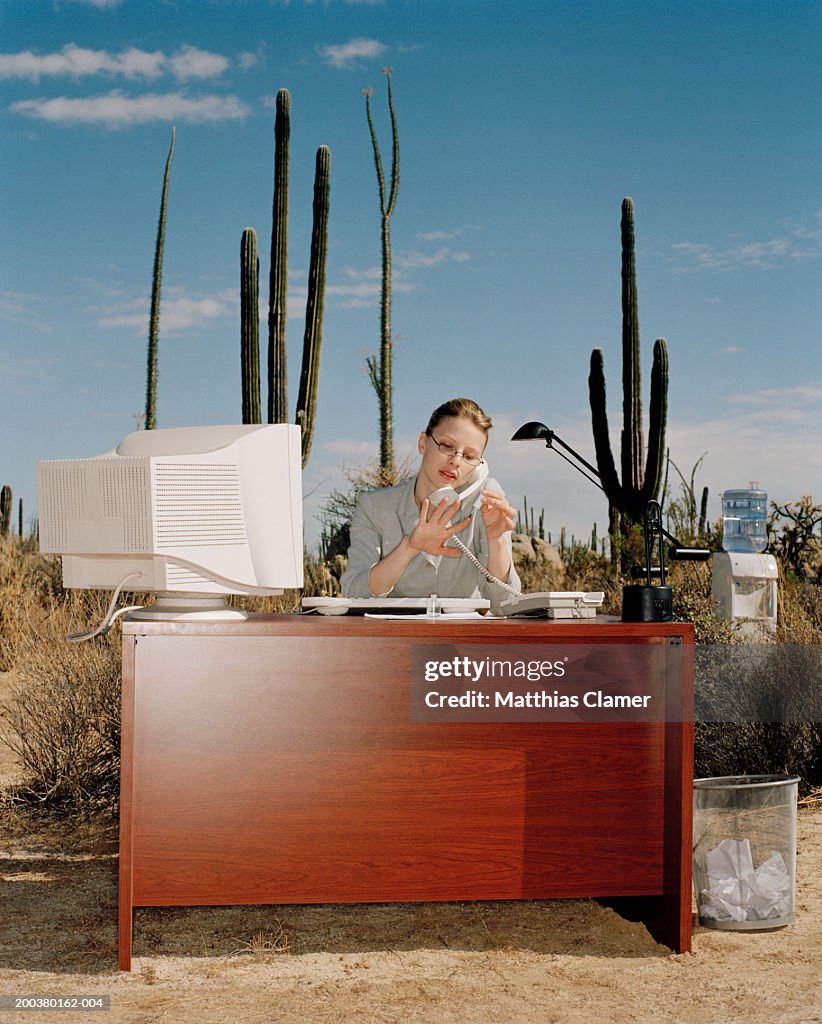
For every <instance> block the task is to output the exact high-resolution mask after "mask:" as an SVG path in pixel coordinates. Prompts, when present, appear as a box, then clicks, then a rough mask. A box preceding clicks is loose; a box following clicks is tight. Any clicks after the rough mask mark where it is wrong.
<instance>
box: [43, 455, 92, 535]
mask: <svg viewBox="0 0 822 1024" xmlns="http://www.w3.org/2000/svg"><path fill="white" fill-rule="evenodd" d="M43 473H44V475H45V476H46V479H47V480H48V486H46V487H44V488H43V489H42V491H41V494H40V495H39V497H40V501H41V503H42V508H41V510H40V547H41V548H42V550H43V551H68V550H69V543H68V536H69V523H71V521H72V520H74V519H76V518H78V517H79V516H80V515H82V513H83V510H84V508H85V503H86V474H85V469H84V467H83V466H82V465H78V464H77V463H71V462H68V461H67V462H51V463H47V464H46V465H45V466H44V469H43Z"/></svg>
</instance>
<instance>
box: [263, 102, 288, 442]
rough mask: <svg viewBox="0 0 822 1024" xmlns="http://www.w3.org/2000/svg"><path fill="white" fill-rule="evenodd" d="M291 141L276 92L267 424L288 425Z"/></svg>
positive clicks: (285, 105) (285, 113)
mask: <svg viewBox="0 0 822 1024" xmlns="http://www.w3.org/2000/svg"><path fill="white" fill-rule="evenodd" d="M290 138H291V96H290V95H289V93H288V90H287V89H280V91H279V92H278V93H277V114H276V117H275V120H274V206H273V210H272V225H271V266H270V271H269V278H268V287H269V298H268V422H269V423H287V422H288V384H287V380H286V347H285V329H286V318H287V311H286V299H287V295H288V152H289V140H290Z"/></svg>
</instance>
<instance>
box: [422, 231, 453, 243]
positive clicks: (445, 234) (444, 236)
mask: <svg viewBox="0 0 822 1024" xmlns="http://www.w3.org/2000/svg"><path fill="white" fill-rule="evenodd" d="M461 234H462V231H461V230H457V231H418V232H417V238H418V239H419V240H420V241H421V242H446V241H448V240H449V239H451V238H456V237H457V236H458V235H461Z"/></svg>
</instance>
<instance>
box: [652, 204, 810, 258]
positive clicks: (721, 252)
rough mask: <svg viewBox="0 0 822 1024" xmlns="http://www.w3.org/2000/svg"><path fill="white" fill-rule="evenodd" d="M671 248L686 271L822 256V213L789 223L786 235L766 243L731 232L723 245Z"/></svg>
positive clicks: (682, 244)
mask: <svg viewBox="0 0 822 1024" xmlns="http://www.w3.org/2000/svg"><path fill="white" fill-rule="evenodd" d="M671 249H672V250H673V253H674V257H675V258H677V259H678V260H679V262H680V264H681V269H683V270H712V271H713V270H720V271H731V270H739V269H740V268H750V269H756V270H772V269H774V268H775V267H777V266H780V265H782V264H784V263H785V262H786V261H792V262H803V261H805V260H809V259H817V258H819V257H820V256H822V213H817V214H816V217H815V222H814V223H813V224H810V225H807V224H804V225H794V226H789V227H788V230H787V231H786V232H785V234H784V235H783V236H781V237H777V238H770V239H768V240H767V241H764V242H760V241H752V240H745V239H744V238H742V237H741V236H739V235H728V236H726V240H725V243H724V244H722V243H711V242H677V243H676V244H675V245H672V246H671Z"/></svg>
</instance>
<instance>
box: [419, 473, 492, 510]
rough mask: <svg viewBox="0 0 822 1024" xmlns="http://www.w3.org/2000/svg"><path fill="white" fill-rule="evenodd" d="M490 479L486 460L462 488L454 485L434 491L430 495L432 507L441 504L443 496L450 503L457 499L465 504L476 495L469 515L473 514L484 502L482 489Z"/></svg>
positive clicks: (429, 499)
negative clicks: (457, 488) (458, 488)
mask: <svg viewBox="0 0 822 1024" xmlns="http://www.w3.org/2000/svg"><path fill="white" fill-rule="evenodd" d="M487 479H488V463H487V462H485V461H484V460H483V461H482V462H481V463H480V464H479V465H478V466H477V468H476V469H475V470H474V472H473V473H472V474H471V476H470V477H469V478H468V480H467V482H466V483H465V485H464V486H463V487H462V489H461V490H459V491H458V490H456V488H454V487H440V488H439V489H438V490H436V491H434V492H433V494H429V495H428V501H429V503H430V506H431V508H432V509H433V508H436V507H437V505H439V504H440V502H441V501H442V499H443V498H447V499H448V504H449V505H452V504H453V503H454V502H455V501H458V502H459V503H460V505H464V504H465V502H466V501H467V500H468V499H469V498H471V497H473V496H474V495H476V499H475V501H474V504H473V505H472V506H471V510H470V511H469V513H468V514H469V515H473V514H474V512H475V511H476V509H478V508H479V507H480V505H481V504H482V489H483V487H484V486H485V481H486V480H487Z"/></svg>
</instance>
